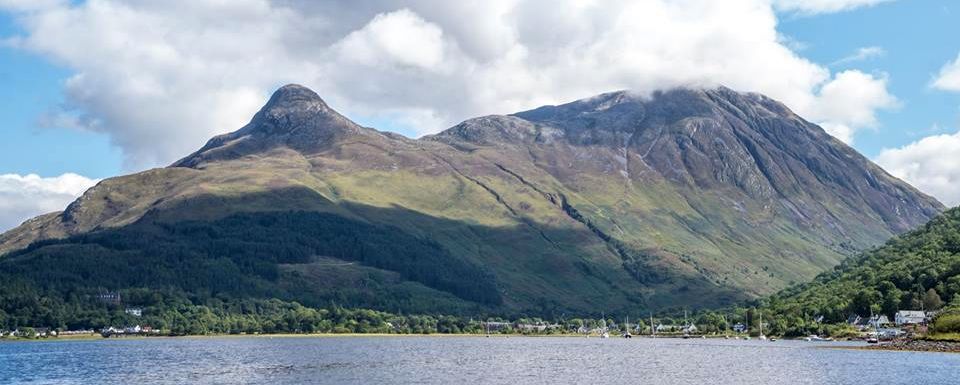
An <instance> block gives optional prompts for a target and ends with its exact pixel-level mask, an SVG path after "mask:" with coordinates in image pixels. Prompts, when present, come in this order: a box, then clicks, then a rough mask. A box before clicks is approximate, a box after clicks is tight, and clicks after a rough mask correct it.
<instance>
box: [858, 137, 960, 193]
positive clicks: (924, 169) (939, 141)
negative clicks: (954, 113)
mask: <svg viewBox="0 0 960 385" xmlns="http://www.w3.org/2000/svg"><path fill="white" fill-rule="evenodd" d="M957 154H960V132H957V133H955V134H952V135H951V134H945V135H934V136H928V137H926V138H923V139H920V140H918V141H916V142H913V143H910V144H908V145H906V146H903V147H900V148H890V149H884V150H883V151H882V152H881V153H880V155H879V156H877V158H876V159H875V161H876V162H877V164H879V165H880V166H881V167H883V168H884V169H886V170H887V171H888V172H890V173H891V174H893V175H894V176H897V177H898V178H901V179H903V180H905V181H907V182H909V183H910V184H912V185H913V186H915V187H917V188H919V189H920V190H922V191H924V192H927V193H929V194H931V195H933V196H935V197H937V198H938V199H940V201H941V202H943V203H944V204H946V205H948V206H956V205H960V189H958V188H957V186H960V156H957Z"/></svg>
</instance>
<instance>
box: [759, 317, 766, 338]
mask: <svg viewBox="0 0 960 385" xmlns="http://www.w3.org/2000/svg"><path fill="white" fill-rule="evenodd" d="M757 339H759V340H760V341H766V340H767V336H765V335H763V312H760V336H759V337H757Z"/></svg>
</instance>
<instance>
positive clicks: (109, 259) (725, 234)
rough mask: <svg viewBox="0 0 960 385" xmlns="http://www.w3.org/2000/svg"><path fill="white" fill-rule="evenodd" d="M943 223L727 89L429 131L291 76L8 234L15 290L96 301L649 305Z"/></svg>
mask: <svg viewBox="0 0 960 385" xmlns="http://www.w3.org/2000/svg"><path fill="white" fill-rule="evenodd" d="M942 210H943V206H942V205H941V204H940V203H939V202H937V201H936V200H935V199H933V198H931V197H929V196H927V195H925V194H923V193H921V192H919V191H917V190H916V189H914V188H913V187H911V186H909V185H907V184H906V183H904V182H902V181H900V180H898V179H896V178H894V177H892V176H890V175H889V174H887V173H886V172H884V171H883V170H882V169H880V168H879V167H878V166H876V165H875V164H873V163H871V162H870V161H869V160H868V159H866V158H864V157H863V156H861V155H860V154H858V153H857V152H856V151H854V150H853V149H851V148H850V147H848V146H846V145H844V144H843V143H841V142H839V141H837V140H836V139H834V138H832V137H831V136H829V135H828V134H826V133H825V132H824V131H823V130H822V129H821V128H820V127H818V126H816V125H814V124H811V123H809V122H807V121H805V120H803V119H802V118H801V117H799V116H797V115H796V114H794V113H793V112H791V111H790V110H789V109H787V108H786V107H785V106H784V105H783V104H780V103H778V102H776V101H773V100H771V99H769V98H766V97H764V96H761V95H757V94H744V93H738V92H735V91H732V90H729V89H726V88H719V89H710V90H691V89H677V90H671V91H665V92H658V93H655V94H653V95H652V96H649V97H644V96H637V95H633V94H631V93H628V92H614V93H608V94H603V95H598V96H594V97H591V98H588V99H583V100H579V101H575V102H572V103H568V104H564V105H560V106H546V107H541V108H537V109H534V110H531V111H525V112H520V113H516V114H513V115H495V116H486V117H480V118H475V119H470V120H467V121H465V122H463V123H461V124H459V125H457V126H455V127H452V128H450V129H448V130H446V131H444V132H442V133H439V134H437V135H432V136H428V137H424V138H421V139H417V140H414V139H409V138H406V137H403V136H400V135H396V134H392V133H386V132H380V131H377V130H375V129H372V128H368V127H362V126H360V125H357V124H356V123H354V122H352V121H350V120H349V119H347V118H346V117H344V116H342V115H340V114H339V113H337V112H336V111H334V110H333V109H331V108H330V107H329V106H328V105H327V104H326V103H325V102H324V101H323V100H322V99H321V98H320V97H319V96H318V95H317V94H316V93H314V92H313V91H311V90H309V89H306V88H304V87H301V86H297V85H288V86H284V87H282V88H280V89H279V90H278V91H277V92H276V93H275V94H274V95H273V96H272V97H271V99H270V100H269V102H267V104H266V105H265V106H264V107H263V109H262V110H261V111H260V112H258V113H257V114H256V115H255V116H254V117H253V119H252V120H251V121H250V123H249V124H247V125H246V126H244V127H243V128H241V129H240V130H238V131H236V132H233V133H230V134H226V135H221V136H218V137H216V138H213V139H211V140H210V141H209V142H208V143H207V144H206V145H205V146H204V147H203V148H201V149H200V150H198V151H197V152H195V153H193V154H190V155H189V156H187V157H185V158H183V159H182V160H180V161H177V162H176V163H174V164H173V165H171V166H170V167H166V168H159V169H153V170H149V171H145V172H141V173H137V174H133V175H128V176H121V177H116V178H111V179H107V180H104V181H102V182H101V183H99V184H98V185H97V186H95V187H93V188H91V189H90V190H89V191H87V192H86V193H85V194H83V196H82V197H80V198H79V199H77V200H76V201H75V202H73V203H72V204H70V206H69V207H67V209H66V210H64V211H63V212H60V213H52V214H47V215H43V216H40V217H37V218H34V219H32V220H29V221H27V222H26V223H24V224H23V225H22V226H20V227H18V228H16V229H13V230H11V231H9V232H7V233H5V234H3V235H2V236H0V252H2V253H6V255H5V256H3V257H0V282H4V283H3V284H4V285H6V288H7V289H10V288H15V289H12V290H10V291H8V293H12V294H9V295H10V296H11V297H17V296H18V295H21V294H22V293H32V294H30V295H33V296H34V297H31V298H34V299H36V298H46V297H51V298H52V297H56V298H59V300H63V301H67V302H68V303H74V302H76V303H77V305H76V306H80V307H82V306H85V305H82V304H81V303H82V302H83V299H84V298H90V296H91V295H92V293H96V292H97V291H103V290H107V291H114V290H120V291H122V290H134V289H137V290H141V291H142V290H146V291H147V292H150V291H157V292H167V291H169V292H176V293H181V294H182V295H183V296H185V298H193V299H194V300H198V301H199V300H209V299H211V298H281V299H284V300H295V301H299V302H301V303H304V304H308V305H311V306H315V305H316V306H319V305H325V304H330V303H336V304H339V305H343V306H358V307H370V308H376V309H384V310H390V311H400V312H450V313H471V312H494V313H501V314H561V313H564V312H566V313H580V314H585V313H588V314H596V313H600V312H604V311H606V312H608V313H612V312H641V311H645V310H648V309H660V308H664V307H672V306H689V307H704V306H715V305H723V304H729V303H732V302H734V301H738V300H742V299H747V298H755V297H756V296H759V295H765V294H770V293H773V292H776V291H777V290H780V289H782V288H784V287H787V286H788V285H789V284H791V283H797V282H804V281H806V280H808V279H811V278H813V277H814V276H816V274H818V273H820V272H822V271H824V270H826V269H829V268H831V267H833V266H834V265H836V264H837V263H839V262H840V261H841V260H843V259H844V258H845V257H846V256H848V255H850V254H852V253H854V252H855V251H857V250H861V249H864V248H867V247H870V246H873V245H876V244H879V243H881V242H883V241H884V240H886V239H888V238H889V237H891V236H893V235H895V234H899V233H901V232H904V231H907V230H909V229H912V228H914V227H915V226H918V225H920V224H922V223H925V222H926V221H927V220H929V219H930V218H932V217H933V216H935V215H937V214H938V213H940V212H941V211H942ZM17 293H20V294H17ZM24 295H26V294H24ZM178 295H179V294H178ZM71 301H74V302H71ZM77 301H79V302H77ZM8 310H9V309H8Z"/></svg>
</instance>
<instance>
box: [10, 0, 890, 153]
mask: <svg viewBox="0 0 960 385" xmlns="http://www.w3.org/2000/svg"><path fill="white" fill-rule="evenodd" d="M875 3H878V1H876V0H872V1H871V0H847V1H814V2H792V1H787V0H731V1H723V2H717V1H708V0H689V1H679V2H678V1H666V0H644V1H627V0H610V1H587V0H569V1H538V0H530V1H514V0H494V1H462V2H436V1H417V0H411V1H386V0H380V1H371V2H362V3H356V2H347V1H324V2H308V1H296V0H288V1H265V0H239V1H230V2H223V1H214V0H198V1H173V2H162V3H158V2H150V1H129V2H121V1H115V0H95V1H87V2H82V3H71V2H57V1H48V2H43V3H36V4H28V2H22V1H19V0H3V1H2V2H0V6H5V7H6V8H7V9H8V10H9V11H10V12H11V13H12V14H13V15H14V17H15V18H16V20H18V22H19V23H20V24H21V26H22V28H23V33H22V34H20V35H19V36H16V39H13V40H12V41H14V44H15V45H16V46H17V47H19V48H21V49H24V50H29V51H30V52H34V53H37V54H39V55H44V56H46V57H49V58H50V59H52V60H54V61H56V62H57V63H61V64H62V65H63V66H65V67H67V68H68V69H69V70H70V71H72V73H73V74H72V75H71V77H70V78H69V79H68V80H67V82H66V83H65V86H64V93H65V96H66V100H67V106H68V110H66V111H60V112H59V113H62V114H63V115H64V116H69V117H74V119H75V121H76V123H77V125H78V126H80V127H83V129H87V130H94V131H98V132H104V133H107V134H108V135H109V136H110V138H111V140H112V142H113V143H114V144H115V145H117V146H119V147H120V148H121V149H122V150H123V152H124V154H125V157H126V161H127V168H128V169H130V170H138V169H143V168H146V167H152V166H157V165H164V164H167V163H169V162H170V161H172V160H174V159H176V158H178V157H179V156H182V155H183V154H186V153H189V152H190V151H192V150H194V149H196V148H197V147H199V146H201V145H202V144H203V143H204V141H205V140H206V139H207V138H209V137H211V136H213V135H215V134H220V133H224V132H227V131H232V130H235V129H237V128H239V127H240V126H242V125H243V124H244V123H246V120H247V119H249V117H250V116H251V115H252V114H253V113H254V112H255V110H256V109H257V108H258V107H259V105H260V104H261V103H262V102H263V101H264V100H265V98H266V97H267V96H268V95H269V92H270V91H272V90H273V89H274V88H275V87H277V86H278V85H280V84H283V83H287V82H297V83H301V84H305V85H308V86H310V87H311V88H313V89H315V90H316V91H317V92H319V93H320V94H321V95H322V96H323V97H324V99H326V100H327V101H328V102H330V104H331V105H332V106H334V107H335V108H337V109H339V110H342V111H343V112H345V113H346V114H347V115H348V116H352V117H360V118H361V120H364V119H366V120H372V121H377V120H381V121H382V120H389V121H393V122H395V123H397V124H398V125H402V126H406V127H408V132H406V133H407V134H410V135H422V134H427V133H433V132H437V131H439V130H441V129H444V128H446V127H448V126H451V125H453V124H455V123H457V122H459V121H461V120H463V119H466V118H469V117H473V116H477V115H484V114H491V113H507V112H513V111H517V110H521V109H527V108H532V107H536V106H539V105H542V104H554V103H560V102H565V101H570V100H573V99H577V98H582V97H587V96H591V95H594V94H598V93H602V92H607V91H611V90H618V89H631V90H634V91H637V92H640V93H647V92H651V91H653V90H657V89H663V88H671V87H680V86H683V87H713V86H717V85H721V84H723V85H726V86H729V87H731V88H734V89H738V90H742V91H755V92H761V93H764V94H767V95H769V96H771V97H773V98H776V99H780V100H781V101H784V102H785V103H786V104H787V105H788V106H790V107H791V108H793V109H794V110H796V112H798V113H799V114H801V115H802V116H805V117H808V118H809V119H811V120H814V121H816V122H818V123H821V124H823V125H824V127H825V128H826V129H828V131H830V132H831V133H832V134H834V135H835V136H837V137H839V138H841V139H842V140H845V141H851V140H853V138H854V136H855V133H856V132H857V131H858V130H860V129H862V128H865V127H869V126H871V125H873V124H875V123H876V120H875V118H874V116H875V112H876V111H877V110H879V109H885V108H892V107H893V106H895V104H896V99H895V98H894V97H893V96H892V95H890V94H889V93H888V91H887V87H886V78H885V77H884V76H882V75H877V74H871V73H865V72H861V71H858V70H848V71H845V72H842V73H831V71H830V70H829V69H828V68H827V67H826V66H825V65H821V64H817V63H814V62H812V61H810V60H807V59H805V58H803V57H802V56H800V55H799V54H798V53H796V52H794V51H793V50H791V49H790V48H789V47H788V46H787V45H786V43H784V42H783V41H782V39H781V37H780V36H778V33H777V30H776V27H777V13H776V11H777V10H781V11H787V12H797V13H804V14H813V13H823V12H835V11H842V10H847V9H850V8H853V7H858V6H866V5H872V4H875ZM28 5H29V6H28ZM838 101H843V102H847V103H849V104H848V105H846V106H845V108H842V109H840V108H836V107H835V106H836V103H838ZM56 113H58V112H57V111H54V114H56ZM52 120H53V121H57V119H52Z"/></svg>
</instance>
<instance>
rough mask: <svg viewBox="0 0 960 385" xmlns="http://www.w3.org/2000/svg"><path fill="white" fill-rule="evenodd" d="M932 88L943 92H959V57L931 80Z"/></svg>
mask: <svg viewBox="0 0 960 385" xmlns="http://www.w3.org/2000/svg"><path fill="white" fill-rule="evenodd" d="M932 86H933V87H934V88H937V89H941V90H944V91H957V92H960V55H958V56H957V60H954V61H953V62H952V63H947V64H946V65H944V66H943V68H941V69H940V74H939V75H938V76H937V78H936V79H934V80H933V83H932Z"/></svg>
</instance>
